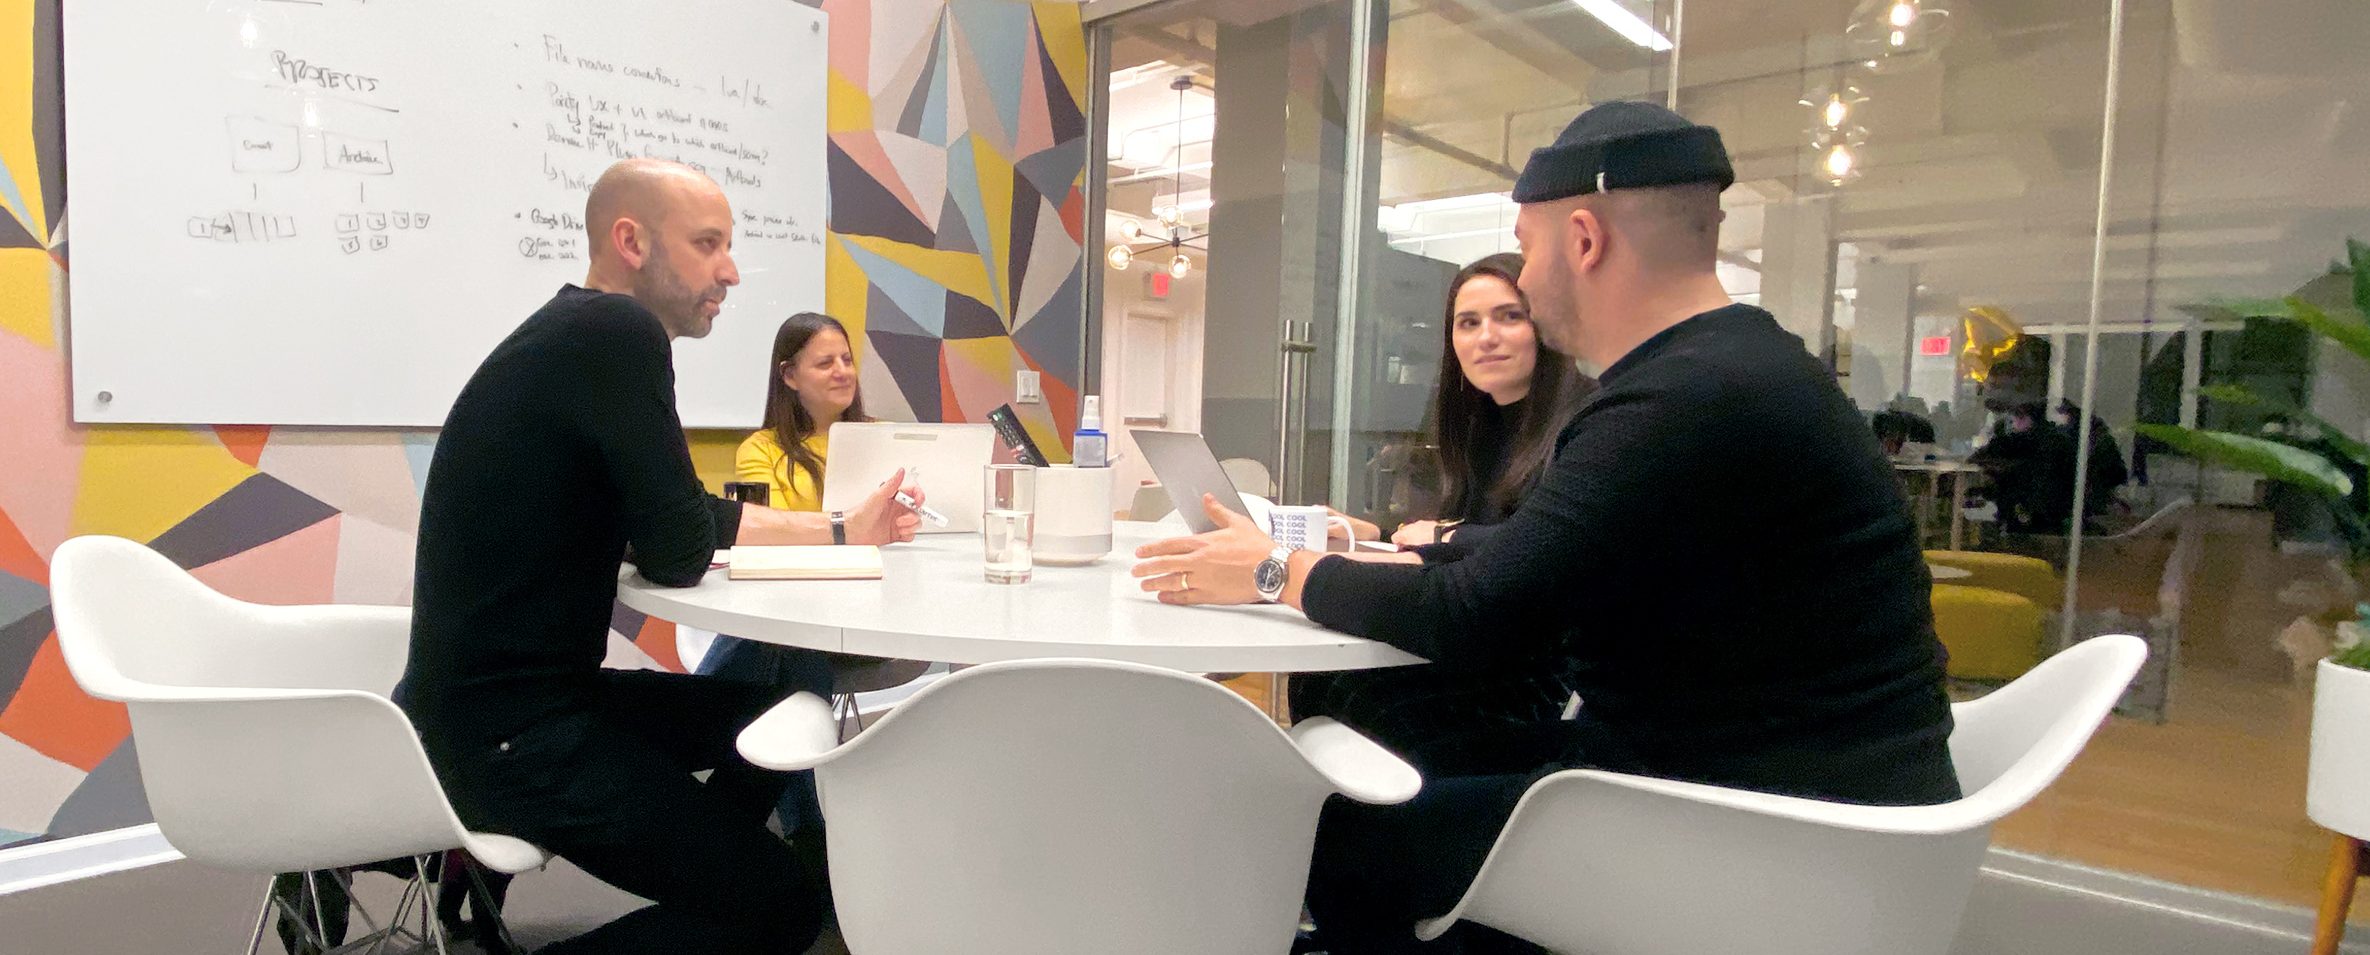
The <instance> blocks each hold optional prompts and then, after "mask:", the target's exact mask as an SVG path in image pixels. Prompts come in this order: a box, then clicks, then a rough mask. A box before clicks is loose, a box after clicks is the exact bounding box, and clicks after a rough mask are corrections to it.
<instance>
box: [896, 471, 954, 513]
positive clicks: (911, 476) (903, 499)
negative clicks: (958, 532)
mask: <svg viewBox="0 0 2370 955" xmlns="http://www.w3.org/2000/svg"><path fill="white" fill-rule="evenodd" d="M921 474H922V469H921V468H918V467H909V468H906V469H905V479H906V480H907V481H911V482H914V483H916V484H919V483H920V482H921ZM897 503H899V504H903V505H905V509H906V510H909V511H912V512H914V513H916V514H919V515H921V516H922V520H925V521H929V522H930V526H932V527H945V526H946V515H944V514H940V513H938V510H937V509H936V508H933V507H931V506H929V505H927V504H923V503H920V502H918V501H915V500H914V499H913V495H911V494H907V493H905V489H904V488H898V489H897Z"/></svg>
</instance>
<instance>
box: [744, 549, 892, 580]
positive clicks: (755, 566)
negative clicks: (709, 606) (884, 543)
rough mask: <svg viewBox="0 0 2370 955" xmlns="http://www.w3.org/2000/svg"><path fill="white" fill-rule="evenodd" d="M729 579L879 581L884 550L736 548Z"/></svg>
mask: <svg viewBox="0 0 2370 955" xmlns="http://www.w3.org/2000/svg"><path fill="white" fill-rule="evenodd" d="M725 566H727V567H728V568H730V569H729V570H727V571H725V576H727V577H730V578H732V579H733V580H878V579H880V576H881V549H880V548H878V547H873V546H870V545H857V544H849V545H845V546H836V547H835V546H828V545H825V546H806V547H750V546H745V545H744V546H741V547H735V548H733V549H732V556H731V557H730V558H729V559H728V561H727V563H726V565H725Z"/></svg>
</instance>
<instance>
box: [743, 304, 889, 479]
mask: <svg viewBox="0 0 2370 955" xmlns="http://www.w3.org/2000/svg"><path fill="white" fill-rule="evenodd" d="M772 369H773V377H772V378H770V379H768V380H767V381H766V386H765V427H763V428H760V429H758V431H757V433H755V434H752V435H750V436H749V439H748V440H746V441H743V442H741V450H740V454H739V455H738V456H737V457H736V460H735V469H736V470H738V471H739V472H740V479H741V480H742V481H747V482H751V483H757V482H763V483H764V484H765V485H766V487H767V489H768V491H769V495H768V497H769V501H768V502H769V503H771V504H772V505H773V506H775V507H778V508H781V509H783V510H786V511H820V510H822V509H823V461H824V458H825V457H826V456H827V455H828V454H829V453H830V447H831V426H832V425H833V424H836V423H838V422H841V421H870V420H872V419H871V418H870V417H868V416H866V415H865V414H864V398H863V396H862V395H860V394H858V393H857V392H856V353H855V351H854V350H853V349H852V348H851V347H850V346H849V344H848V330H847V329H846V328H844V327H842V326H841V325H840V324H839V320H838V319H835V318H832V317H830V316H828V315H817V314H815V313H813V312H800V313H798V314H796V315H792V316H790V318H789V320H787V321H784V322H783V323H782V329H781V330H780V331H778V332H775V333H774V361H773V366H772Z"/></svg>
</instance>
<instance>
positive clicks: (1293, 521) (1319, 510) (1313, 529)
mask: <svg viewBox="0 0 2370 955" xmlns="http://www.w3.org/2000/svg"><path fill="white" fill-rule="evenodd" d="M1334 524H1339V525H1341V532H1342V539H1344V540H1348V539H1349V538H1350V537H1352V536H1354V533H1353V532H1352V531H1351V530H1350V522H1349V521H1347V520H1344V519H1342V518H1339V517H1335V516H1333V515H1332V514H1330V513H1327V512H1326V510H1325V508H1324V507H1322V506H1320V505H1316V504H1277V505H1274V506H1272V507H1269V508H1268V509H1267V536H1269V537H1272V538H1275V542H1276V543H1278V544H1281V545H1283V546H1284V547H1285V548H1287V549H1290V550H1313V551H1323V550H1324V549H1325V539H1326V537H1327V531H1328V529H1329V527H1330V526H1331V525H1334Z"/></svg>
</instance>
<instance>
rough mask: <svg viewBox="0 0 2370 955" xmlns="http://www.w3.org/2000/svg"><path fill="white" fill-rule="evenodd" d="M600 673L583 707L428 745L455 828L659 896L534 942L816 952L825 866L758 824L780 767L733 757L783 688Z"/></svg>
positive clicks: (592, 947) (571, 953)
mask: <svg viewBox="0 0 2370 955" xmlns="http://www.w3.org/2000/svg"><path fill="white" fill-rule="evenodd" d="M601 679H602V681H603V687H602V692H601V693H600V695H599V702H598V704H597V705H595V706H593V707H591V708H590V709H587V710H579V711H574V712H569V713H566V714H564V715H562V716H558V717H554V718H551V719H547V720H544V721H542V722H539V723H536V724H534V725H532V726H529V727H527V728H526V729H524V730H522V731H520V732H519V733H517V734H516V735H514V736H512V737H511V738H509V739H507V740H503V741H500V742H496V743H492V744H476V745H444V746H439V745H437V743H435V742H433V741H432V742H431V743H430V747H429V752H430V755H431V757H434V758H435V762H436V764H437V771H438V774H439V775H440V776H441V777H442V778H443V780H444V784H445V788H446V791H447V792H448V793H450V795H451V797H452V800H453V808H454V809H455V810H456V812H457V813H458V814H459V816H460V818H461V821H462V822H463V823H464V824H466V825H468V826H469V827H470V828H472V829H476V830H479V831H484V832H498V833H504V834H508V835H512V836H517V837H518V838H521V839H525V840H527V841H529V842H533V843H535V844H536V845H539V846H542V847H543V848H544V849H545V850H547V851H549V852H551V853H553V854H555V855H558V856H560V857H561V858H564V859H567V860H568V861H570V862H573V863H575V864H576V865H577V867H579V868H581V869H583V870H584V871H586V872H588V873H590V874H592V875H593V876H594V877H595V878H598V879H600V880H601V881H603V882H607V883H609V884H610V885H614V886H616V887H618V888H620V889H624V890H626V891H627V892H631V893H633V894H635V895H638V896H641V897H643V898H645V899H649V900H651V901H652V902H653V903H655V904H653V905H650V906H648V907H646V908H642V909H639V910H636V911H634V912H631V913H628V914H626V915H625V916H624V917H622V918H619V919H617V920H616V921H613V922H610V923H609V924H607V925H603V926H601V927H600V928H597V929H594V930H593V931H591V932H587V933H585V934H583V935H580V936H577V937H575V938H572V939H569V940H567V941H564V942H560V943H558V944H556V945H552V946H550V947H548V948H545V949H543V950H542V951H544V952H546V953H551V955H580V953H594V952H634V953H647V952H673V953H687V955H688V953H708V952H714V953H738V952H752V953H753V952H767V953H783V952H802V951H805V950H806V949H807V948H808V947H809V946H811V945H813V944H814V940H815V936H816V935H817V934H818V933H819V931H820V930H821V921H822V912H823V908H824V905H825V904H826V902H825V899H826V895H825V893H826V891H827V889H826V888H825V885H824V882H823V880H822V874H821V873H820V872H815V871H810V870H809V868H808V867H807V866H805V865H802V864H801V862H800V860H799V857H798V855H797V854H796V853H795V852H793V851H792V849H791V847H790V846H789V845H788V844H787V843H785V842H783V841H782V840H781V838H779V837H777V836H775V835H774V834H773V833H771V832H768V831H767V830H766V828H765V817H766V815H767V813H768V812H769V811H770V810H771V809H772V808H773V805H774V803H775V801H776V800H778V799H780V798H781V795H782V787H783V783H784V781H785V776H784V774H781V773H772V772H766V771H764V770H760V769H757V768H756V767H753V766H750V765H749V764H748V763H746V762H744V761H742V760H741V758H740V756H739V754H738V753H736V752H734V750H733V740H734V737H736V736H737V735H739V733H740V731H741V729H742V728H743V727H745V726H747V725H748V724H749V723H750V721H752V720H754V719H756V718H757V717H758V715H760V714H762V713H764V712H765V710H766V709H767V708H768V707H770V706H772V705H773V703H774V702H776V700H777V696H776V694H775V693H774V692H773V691H772V690H771V689H769V688H767V687H765V686H762V685H758V684H753V683H742V682H737V681H732V680H722V679H715V678H710V677H697V676H687V675H683V674H677V673H657V672H647V671H630V672H628V671H604V672H603V673H602V675H601ZM432 739H433V738H432ZM703 769H713V770H715V772H714V773H713V774H712V775H710V776H709V778H708V781H707V782H706V783H704V784H703V783H701V782H699V781H698V780H696V779H694V778H693V777H692V775H691V774H692V773H693V772H695V771H697V770H703Z"/></svg>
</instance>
